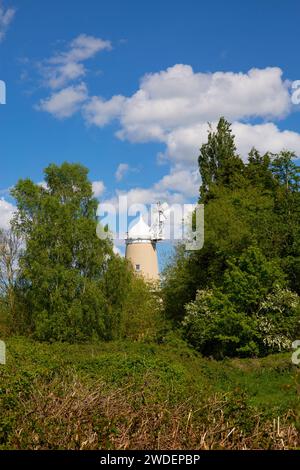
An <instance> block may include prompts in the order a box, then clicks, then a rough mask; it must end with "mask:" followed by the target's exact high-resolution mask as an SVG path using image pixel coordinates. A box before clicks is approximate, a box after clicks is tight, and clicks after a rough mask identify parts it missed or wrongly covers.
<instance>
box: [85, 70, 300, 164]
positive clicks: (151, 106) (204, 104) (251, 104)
mask: <svg viewBox="0 0 300 470" xmlns="http://www.w3.org/2000/svg"><path fill="white" fill-rule="evenodd" d="M291 107H292V104H291V98H290V94H289V83H288V82H287V81H284V80H283V78H282V70H281V69H280V68H278V67H268V68H265V69H255V68H254V69H251V70H249V72H247V73H233V72H215V73H197V72H194V71H193V69H192V67H190V66H189V65H183V64H177V65H174V66H173V67H170V68H168V69H166V70H164V71H161V72H158V73H154V74H148V75H146V76H145V77H143V78H142V80H141V83H140V87H139V89H138V90H137V92H136V93H134V94H133V95H132V96H131V97H127V98H126V97H122V96H120V95H117V96H113V97H112V98H111V99H110V100H107V101H104V100H103V99H102V98H97V97H93V98H92V99H91V100H90V101H89V102H88V104H87V105H85V108H84V116H85V119H86V120H87V121H88V122H89V123H91V124H94V125H97V126H99V127H102V126H103V125H105V124H107V123H108V122H109V121H110V120H112V119H115V118H118V119H119V122H120V130H119V131H118V132H117V136H118V137H119V138H121V139H127V140H129V141H131V142H150V141H156V142H161V143H164V144H165V145H166V151H165V153H164V154H163V157H165V158H167V159H169V160H170V162H171V164H172V165H178V164H182V163H184V164H190V165H192V166H193V167H196V165H197V157H198V155H199V148H200V146H201V144H202V143H203V142H205V141H206V140H207V131H208V125H207V122H212V124H216V122H217V120H218V119H219V118H220V116H222V115H223V116H225V118H226V119H228V120H229V121H231V122H233V126H232V128H233V132H234V133H235V134H236V142H237V147H238V151H239V152H240V153H241V154H242V156H245V155H247V153H248V152H249V150H250V149H251V147H252V146H253V145H254V146H256V147H257V148H258V149H259V150H261V151H266V150H270V151H273V152H275V151H280V150H281V149H282V148H283V147H286V148H291V150H295V151H296V152H298V153H300V147H299V138H300V136H299V134H297V133H296V132H291V131H281V130H279V128H278V127H277V126H276V125H275V124H273V123H271V122H266V123H261V124H256V125H252V124H250V123H245V122H244V123H241V122H239V121H241V120H243V121H245V120H246V119H247V120H249V119H251V118H252V119H254V118H261V119H264V120H270V119H279V118H282V117H284V116H285V115H287V114H288V113H289V112H290V111H291V109H292V108H291Z"/></svg>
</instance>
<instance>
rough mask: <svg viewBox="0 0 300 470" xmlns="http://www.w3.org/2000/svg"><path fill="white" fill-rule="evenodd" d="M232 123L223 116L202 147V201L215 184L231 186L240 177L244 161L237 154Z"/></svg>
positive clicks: (200, 164)
mask: <svg viewBox="0 0 300 470" xmlns="http://www.w3.org/2000/svg"><path fill="white" fill-rule="evenodd" d="M231 132H232V131H231V129H230V124H229V123H228V122H227V121H226V119H224V118H223V117H222V118H221V119H220V120H219V123H218V126H217V129H216V131H215V132H213V131H212V129H211V130H210V132H209V134H208V141H207V143H205V144H203V145H202V147H201V149H200V156H199V159H198V163H199V169H200V173H201V176H202V185H201V188H200V194H201V201H202V202H206V201H207V199H208V196H209V193H210V192H211V190H212V187H213V186H214V185H224V186H230V185H233V184H235V183H237V181H238V180H239V178H240V172H241V169H242V168H243V162H242V160H241V159H240V158H239V156H238V155H237V154H236V147H235V143H234V136H233V135H232V133H231Z"/></svg>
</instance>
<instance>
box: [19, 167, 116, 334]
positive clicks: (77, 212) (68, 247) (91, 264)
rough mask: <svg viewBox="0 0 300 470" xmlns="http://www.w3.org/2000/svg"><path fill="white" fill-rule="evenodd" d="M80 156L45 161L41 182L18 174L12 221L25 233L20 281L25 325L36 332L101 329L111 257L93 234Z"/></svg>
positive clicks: (90, 201) (90, 196)
mask: <svg viewBox="0 0 300 470" xmlns="http://www.w3.org/2000/svg"><path fill="white" fill-rule="evenodd" d="M87 174H88V170H87V169H86V168H85V167H83V166H81V165H79V164H69V163H63V164H62V165H61V166H56V165H50V166H49V167H48V168H46V170H45V185H43V186H41V185H37V184H34V183H33V182H32V181H31V180H29V179H27V180H20V181H19V182H18V184H17V185H16V186H15V188H14V189H13V191H12V194H13V196H14V197H15V199H16V203H17V208H18V211H17V214H16V216H15V219H14V221H13V226H14V229H15V230H16V231H18V233H20V234H21V235H22V237H23V238H24V242H25V245H26V249H25V251H24V253H23V255H22V256H21V259H20V273H19V284H20V287H21V292H22V296H23V308H24V306H25V305H26V306H27V312H28V316H27V319H28V320H27V325H26V328H27V329H28V330H29V331H31V332H33V333H34V335H35V336H36V337H37V338H39V339H42V340H67V341H76V340H85V339H87V338H92V337H107V336H109V333H108V331H107V324H108V323H109V322H108V321H107V318H106V317H107V315H109V313H110V310H109V307H108V300H107V296H106V293H105V289H104V287H103V278H104V275H105V273H107V271H108V269H109V265H110V262H111V260H112V259H113V258H114V256H115V255H114V254H113V251H112V246H111V244H110V242H108V241H107V240H99V239H98V238H97V235H96V225H97V214H96V211H97V201H96V200H95V199H94V197H93V192H92V186H91V183H90V182H89V180H88V178H87Z"/></svg>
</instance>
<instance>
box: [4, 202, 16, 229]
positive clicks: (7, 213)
mask: <svg viewBox="0 0 300 470" xmlns="http://www.w3.org/2000/svg"><path fill="white" fill-rule="evenodd" d="M15 210H16V208H15V206H14V205H13V204H11V203H10V202H8V201H6V200H5V199H4V198H1V199H0V229H5V230H6V229H8V228H9V227H10V221H11V219H12V216H13V213H14V212H15Z"/></svg>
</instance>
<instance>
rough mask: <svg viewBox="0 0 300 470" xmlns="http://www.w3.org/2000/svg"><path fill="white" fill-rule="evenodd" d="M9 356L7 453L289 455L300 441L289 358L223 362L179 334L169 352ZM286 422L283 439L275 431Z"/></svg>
mask: <svg viewBox="0 0 300 470" xmlns="http://www.w3.org/2000/svg"><path fill="white" fill-rule="evenodd" d="M7 359H8V361H7V365H6V366H5V367H2V368H0V382H1V386H0V448H1V449H52V450H53V449H111V448H114V449H124V443H126V448H127V449H129V448H130V449H137V448H141V449H145V448H158V449H160V448H162V449H166V448H170V449H171V448H174V445H176V448H183V449H193V448H203V449H205V448H225V447H226V448H232V449H233V448H254V447H255V448H271V447H272V448H281V447H280V446H282V445H283V444H282V441H283V440H284V447H285V448H287V447H291V448H292V447H295V445H296V442H298V441H297V440H296V437H295V436H296V434H295V430H294V428H293V416H294V414H295V412H294V410H295V407H296V404H297V395H296V386H297V384H296V382H295V378H294V374H295V366H293V364H292V363H291V361H290V355H289V354H280V355H276V356H269V357H267V358H263V359H243V360H237V359H233V360H225V361H223V362H222V363H220V362H217V361H214V360H209V359H207V358H202V357H200V356H199V355H198V354H197V353H195V351H193V350H192V349H190V348H189V347H187V345H186V344H185V343H184V342H182V341H181V340H180V339H179V338H176V337H175V335H174V333H172V335H171V336H170V335H168V336H166V337H165V341H164V343H163V344H160V345H158V344H157V343H149V342H134V341H132V340H130V339H129V340H127V341H117V342H108V343H107V342H106V343H105V342H104V343H101V344H95V343H92V344H81V345H70V344H66V343H65V344H61V343H57V342H56V343H53V344H47V343H37V342H34V341H30V340H28V339H25V338H13V337H11V338H10V339H8V340H7ZM255 417H256V418H255ZM278 418H279V419H280V426H281V428H280V436H277V432H276V433H274V432H273V420H276V422H277V419H278ZM231 430H232V432H231V436H230V438H229V439H228V438H227V437H226V436H228V433H229V432H230V431H231ZM170 436H171V437H170ZM201 446H202V447H201Z"/></svg>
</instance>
